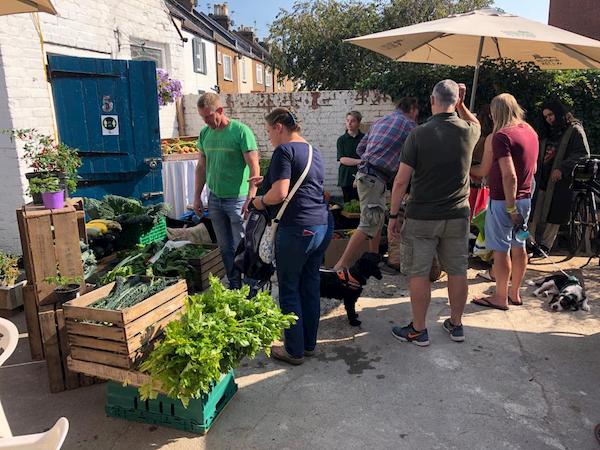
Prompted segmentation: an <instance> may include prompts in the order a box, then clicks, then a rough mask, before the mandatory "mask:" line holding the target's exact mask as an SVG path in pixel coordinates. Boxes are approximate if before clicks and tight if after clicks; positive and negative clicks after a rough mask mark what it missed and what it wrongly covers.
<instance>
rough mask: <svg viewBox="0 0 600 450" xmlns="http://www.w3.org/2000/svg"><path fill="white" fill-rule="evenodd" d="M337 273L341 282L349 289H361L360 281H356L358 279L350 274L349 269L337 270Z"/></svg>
mask: <svg viewBox="0 0 600 450" xmlns="http://www.w3.org/2000/svg"><path fill="white" fill-rule="evenodd" d="M336 273H337V276H338V278H339V279H340V281H341V282H342V283H344V284H346V285H348V287H351V288H353V289H360V288H361V284H360V283H359V282H358V280H356V278H354V277H353V276H352V274H351V273H350V272H348V269H339V270H336Z"/></svg>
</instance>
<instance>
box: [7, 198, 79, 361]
mask: <svg viewBox="0 0 600 450" xmlns="http://www.w3.org/2000/svg"><path fill="white" fill-rule="evenodd" d="M82 208H83V202H82V201H81V199H69V200H68V202H67V206H65V208H62V209H52V210H50V209H44V208H43V207H42V206H35V205H33V204H28V205H25V206H23V207H22V208H20V209H18V210H17V223H18V225H19V234H20V237H21V248H22V250H23V261H24V264H25V273H26V275H27V286H25V287H24V288H23V305H24V309H25V317H26V320H27V332H28V335H29V350H30V352H31V358H32V359H33V360H34V361H36V360H41V359H43V358H44V345H43V343H42V338H41V331H40V323H39V316H38V315H39V313H40V312H41V310H40V306H43V305H51V304H53V303H55V302H56V297H55V295H54V287H55V286H53V285H51V284H49V283H46V282H45V281H44V279H45V278H46V277H52V276H56V275H57V274H58V273H60V274H61V275H62V276H68V277H83V265H82V262H81V249H80V247H79V239H80V238H82V237H83V238H85V224H83V225H82V222H83V220H84V218H83V215H82V214H83V211H82ZM82 233H83V235H82Z"/></svg>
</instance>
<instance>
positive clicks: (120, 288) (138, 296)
mask: <svg viewBox="0 0 600 450" xmlns="http://www.w3.org/2000/svg"><path fill="white" fill-rule="evenodd" d="M176 282H177V279H173V278H152V279H142V278H141V277H139V276H136V277H130V278H123V277H117V279H116V280H115V286H114V287H113V288H112V290H111V291H110V294H109V295H107V296H106V297H104V298H102V299H100V300H97V301H95V302H94V303H92V304H91V305H89V307H90V308H100V309H112V310H120V309H125V308H129V307H131V306H133V305H136V304H138V303H140V302H141V301H142V300H146V299H147V298H149V297H152V296H153V295H154V294H156V293H157V292H160V291H162V290H163V289H165V288H167V287H169V286H171V285H172V284H175V283H176Z"/></svg>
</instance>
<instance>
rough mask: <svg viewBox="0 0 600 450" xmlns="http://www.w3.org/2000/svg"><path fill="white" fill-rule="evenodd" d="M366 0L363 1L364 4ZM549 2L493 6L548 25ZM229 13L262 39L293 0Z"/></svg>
mask: <svg viewBox="0 0 600 450" xmlns="http://www.w3.org/2000/svg"><path fill="white" fill-rule="evenodd" d="M366 1H367V0H365V2H366ZM213 3H220V2H219V1H218V0H217V1H214V0H213V1H211V2H207V1H206V0H198V7H199V8H200V9H201V10H202V11H203V12H212V4H213ZM549 3H550V0H496V1H495V5H496V6H497V7H499V8H502V9H504V10H505V11H506V12H509V13H512V14H516V15H519V16H523V17H526V18H528V19H532V20H537V21H538V22H543V23H548V5H549ZM227 4H228V6H229V13H230V15H231V17H232V19H233V21H234V23H235V25H234V28H236V29H237V27H238V26H240V25H245V26H251V27H253V26H256V28H257V29H258V36H259V37H260V38H264V37H266V36H267V35H268V33H269V23H271V22H272V21H273V19H274V18H275V16H276V15H277V13H278V12H279V10H280V9H281V8H283V9H289V8H290V7H291V5H293V4H294V0H258V1H248V0H229V1H227Z"/></svg>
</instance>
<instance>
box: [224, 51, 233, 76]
mask: <svg viewBox="0 0 600 450" xmlns="http://www.w3.org/2000/svg"><path fill="white" fill-rule="evenodd" d="M223 78H225V79H226V80H228V81H232V80H233V71H232V68H231V56H229V55H223Z"/></svg>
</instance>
